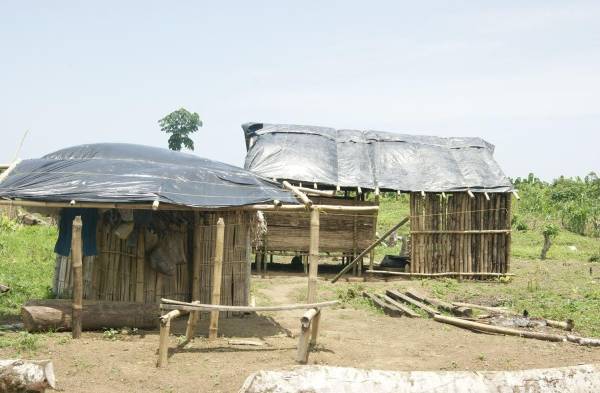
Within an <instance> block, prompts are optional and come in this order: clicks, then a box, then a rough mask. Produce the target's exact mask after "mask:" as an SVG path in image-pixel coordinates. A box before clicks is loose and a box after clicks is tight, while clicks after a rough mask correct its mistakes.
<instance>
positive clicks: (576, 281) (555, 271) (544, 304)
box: [406, 260, 600, 337]
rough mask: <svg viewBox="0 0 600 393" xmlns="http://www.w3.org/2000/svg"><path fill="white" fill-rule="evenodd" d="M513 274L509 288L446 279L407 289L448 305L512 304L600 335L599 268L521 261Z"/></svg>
mask: <svg viewBox="0 0 600 393" xmlns="http://www.w3.org/2000/svg"><path fill="white" fill-rule="evenodd" d="M590 268H592V273H591V274H590ZM512 272H513V273H515V277H513V278H512V279H511V280H510V281H509V282H508V283H504V284H503V283H499V282H476V281H463V282H461V283H459V282H458V281H457V280H454V279H441V280H417V281H413V282H409V283H407V284H406V285H409V286H413V287H422V288H423V289H425V290H427V291H429V292H431V293H432V294H433V295H434V296H436V297H438V298H440V299H445V300H448V301H466V302H471V303H478V304H485V305H491V306H506V307H509V308H510V309H511V310H513V311H515V312H518V313H522V312H523V310H527V311H528V312H529V315H531V316H535V317H543V318H548V319H555V320H566V319H573V320H574V321H575V327H576V330H577V332H579V333H581V334H583V335H589V336H595V337H599V336H600V265H599V264H596V263H589V262H588V263H586V262H578V261H571V262H558V261H548V260H546V261H539V260H538V261H526V260H516V261H514V263H513V267H512Z"/></svg>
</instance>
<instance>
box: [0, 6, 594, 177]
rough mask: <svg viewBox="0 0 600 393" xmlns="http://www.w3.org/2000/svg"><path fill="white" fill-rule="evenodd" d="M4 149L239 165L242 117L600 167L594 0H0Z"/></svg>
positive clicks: (537, 167) (509, 164)
mask: <svg viewBox="0 0 600 393" xmlns="http://www.w3.org/2000/svg"><path fill="white" fill-rule="evenodd" d="M0 50H1V52H0V135H1V143H0V161H2V162H9V161H10V160H11V159H12V158H13V155H14V153H15V150H16V148H17V145H18V144H19V140H20V139H21V135H22V134H23V132H24V131H25V130H30V134H29V136H28V137H27V139H26V141H25V144H24V146H23V149H22V151H21V154H20V156H21V157H22V158H29V157H37V156H40V155H42V154H45V153H48V152H51V151H54V150H57V149H59V148H62V147H67V146H70V145H75V144H81V143H93V142H109V141H115V142H132V143H142V144H148V145H155V146H164V147H166V146H167V142H166V140H167V137H166V136H165V135H164V134H161V132H160V130H159V127H158V125H157V120H158V119H159V118H161V117H162V116H164V115H165V114H167V113H168V112H170V111H172V110H175V109H178V108H179V107H182V106H183V107H185V108H187V109H189V110H192V111H196V112H198V113H199V114H200V116H201V118H202V119H203V121H204V124H205V126H204V127H203V128H201V129H200V131H199V132H198V133H197V134H196V135H195V136H194V138H193V139H194V140H195V143H196V154H199V155H201V156H204V157H207V158H213V159H218V160H221V161H225V162H228V163H231V164H236V165H240V166H241V165H243V158H244V155H245V147H244V142H243V138H242V130H241V128H240V124H241V123H243V122H247V121H261V122H281V123H297V124H312V125H323V126H332V127H338V128H358V129H361V128H362V129H374V130H382V131H396V132H403V133H415V134H428V135H439V136H480V137H483V138H485V139H486V140H488V141H489V142H491V143H493V144H495V145H496V158H497V160H498V161H499V163H500V165H501V166H502V167H503V168H504V170H505V172H506V174H507V175H509V176H512V177H515V176H525V175H527V173H529V172H530V171H533V172H535V173H536V174H538V175H539V176H541V177H542V178H545V179H551V178H553V177H556V176H559V175H561V174H564V175H567V176H575V175H582V176H583V175H585V174H587V173H588V172H589V171H592V170H594V171H596V172H600V1H588V2H585V1H529V2H527V1H512V0H509V1H501V2H488V1H469V2H467V1H464V2H460V1H455V2H443V1H439V2H426V1H418V2H417V1H389V2H377V1H339V2H336V1H302V2H298V1H295V2H292V1H269V2H266V1H265V2H263V1H256V0H253V1H239V2H234V1H213V2H208V1H206V2H201V1H189V2H186V1H173V2H166V1H161V2H158V1H156V2H153V1H137V2H136V1H127V2H125V1H96V2H82V1H71V2H67V1H37V2H35V1H11V2H9V1H2V2H1V3H0Z"/></svg>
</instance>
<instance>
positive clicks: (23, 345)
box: [0, 332, 43, 354]
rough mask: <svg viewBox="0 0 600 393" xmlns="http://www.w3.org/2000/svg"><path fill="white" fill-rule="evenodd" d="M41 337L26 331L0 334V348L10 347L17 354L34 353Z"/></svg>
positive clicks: (40, 341)
mask: <svg viewBox="0 0 600 393" xmlns="http://www.w3.org/2000/svg"><path fill="white" fill-rule="evenodd" d="M42 337H43V335H37V334H31V333H27V332H19V333H8V334H4V335H0V348H10V349H12V350H13V351H15V352H16V353H17V354H22V353H27V354H34V353H35V352H36V351H37V350H38V349H39V347H40V345H41V343H42Z"/></svg>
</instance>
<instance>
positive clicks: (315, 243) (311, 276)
mask: <svg viewBox="0 0 600 393" xmlns="http://www.w3.org/2000/svg"><path fill="white" fill-rule="evenodd" d="M319 218H320V213H319V209H313V210H312V211H311V212H310V245H309V246H310V248H309V261H308V293H307V296H306V301H307V303H314V302H315V300H316V299H317V275H318V271H319Z"/></svg>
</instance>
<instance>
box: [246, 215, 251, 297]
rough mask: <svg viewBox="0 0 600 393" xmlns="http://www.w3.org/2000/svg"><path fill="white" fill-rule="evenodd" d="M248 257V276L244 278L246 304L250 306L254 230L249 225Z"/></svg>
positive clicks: (247, 232) (247, 231)
mask: <svg viewBox="0 0 600 393" xmlns="http://www.w3.org/2000/svg"><path fill="white" fill-rule="evenodd" d="M246 259H247V263H246V277H245V278H244V279H245V286H246V287H245V288H244V290H245V291H246V292H245V295H244V297H245V300H246V301H245V302H244V304H245V305H247V306H248V305H249V304H250V277H251V276H252V231H251V230H250V227H249V226H247V227H246Z"/></svg>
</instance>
